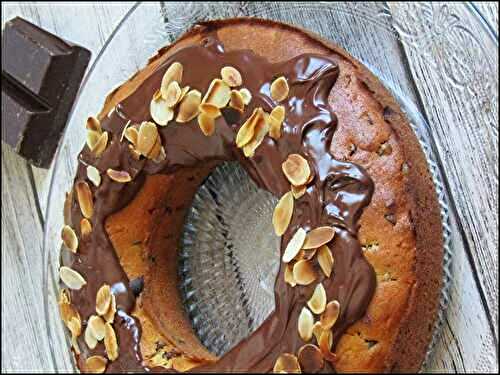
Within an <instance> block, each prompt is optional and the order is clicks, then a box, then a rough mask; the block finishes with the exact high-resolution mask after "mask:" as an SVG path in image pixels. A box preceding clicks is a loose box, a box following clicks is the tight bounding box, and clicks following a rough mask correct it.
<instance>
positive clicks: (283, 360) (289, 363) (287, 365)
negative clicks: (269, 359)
mask: <svg viewBox="0 0 500 375" xmlns="http://www.w3.org/2000/svg"><path fill="white" fill-rule="evenodd" d="M273 372H274V373H275V374H281V373H287V374H300V372H301V370H300V365H299V361H298V359H297V357H296V356H294V355H293V354H289V353H283V354H280V356H279V357H278V359H276V363H275V364H274V368H273Z"/></svg>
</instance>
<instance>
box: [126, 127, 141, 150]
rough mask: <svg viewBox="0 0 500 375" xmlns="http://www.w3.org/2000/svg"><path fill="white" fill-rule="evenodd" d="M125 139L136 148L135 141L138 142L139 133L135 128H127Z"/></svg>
mask: <svg viewBox="0 0 500 375" xmlns="http://www.w3.org/2000/svg"><path fill="white" fill-rule="evenodd" d="M125 138H127V140H128V141H129V142H130V143H132V144H133V145H134V146H137V141H138V140H139V131H138V130H137V128H135V127H132V126H131V127H128V128H127V130H125Z"/></svg>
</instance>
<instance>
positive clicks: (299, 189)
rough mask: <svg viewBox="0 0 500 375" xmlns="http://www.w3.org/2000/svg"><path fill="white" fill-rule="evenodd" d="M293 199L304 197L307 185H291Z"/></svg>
mask: <svg viewBox="0 0 500 375" xmlns="http://www.w3.org/2000/svg"><path fill="white" fill-rule="evenodd" d="M290 187H291V190H292V194H293V197H294V198H295V199H299V198H300V197H302V196H303V195H304V194H305V193H306V191H307V185H300V186H295V185H290Z"/></svg>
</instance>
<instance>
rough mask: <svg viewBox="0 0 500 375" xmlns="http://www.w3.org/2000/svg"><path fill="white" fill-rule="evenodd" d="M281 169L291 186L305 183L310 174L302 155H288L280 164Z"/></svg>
mask: <svg viewBox="0 0 500 375" xmlns="http://www.w3.org/2000/svg"><path fill="white" fill-rule="evenodd" d="M281 169H282V170H283V173H284V174H285V176H286V178H287V179H288V181H290V183H291V184H292V185H295V186H301V185H304V184H306V183H307V179H308V178H309V176H310V174H311V169H310V168H309V163H308V162H307V160H306V159H304V157H303V156H302V155H299V154H290V155H288V157H287V158H286V160H285V161H284V162H283V164H281Z"/></svg>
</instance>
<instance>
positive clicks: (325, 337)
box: [318, 330, 336, 362]
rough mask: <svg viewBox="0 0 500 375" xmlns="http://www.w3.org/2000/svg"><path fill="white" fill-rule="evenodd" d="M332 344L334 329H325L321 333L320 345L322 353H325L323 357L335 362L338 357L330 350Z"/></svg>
mask: <svg viewBox="0 0 500 375" xmlns="http://www.w3.org/2000/svg"><path fill="white" fill-rule="evenodd" d="M332 344H333V335H332V331H330V330H324V331H323V332H322V333H321V336H320V338H319V342H318V345H319V349H320V350H321V354H323V358H324V359H326V360H327V361H329V362H334V361H335V359H336V357H335V354H334V353H332V352H331V351H330V350H331V348H332Z"/></svg>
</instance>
